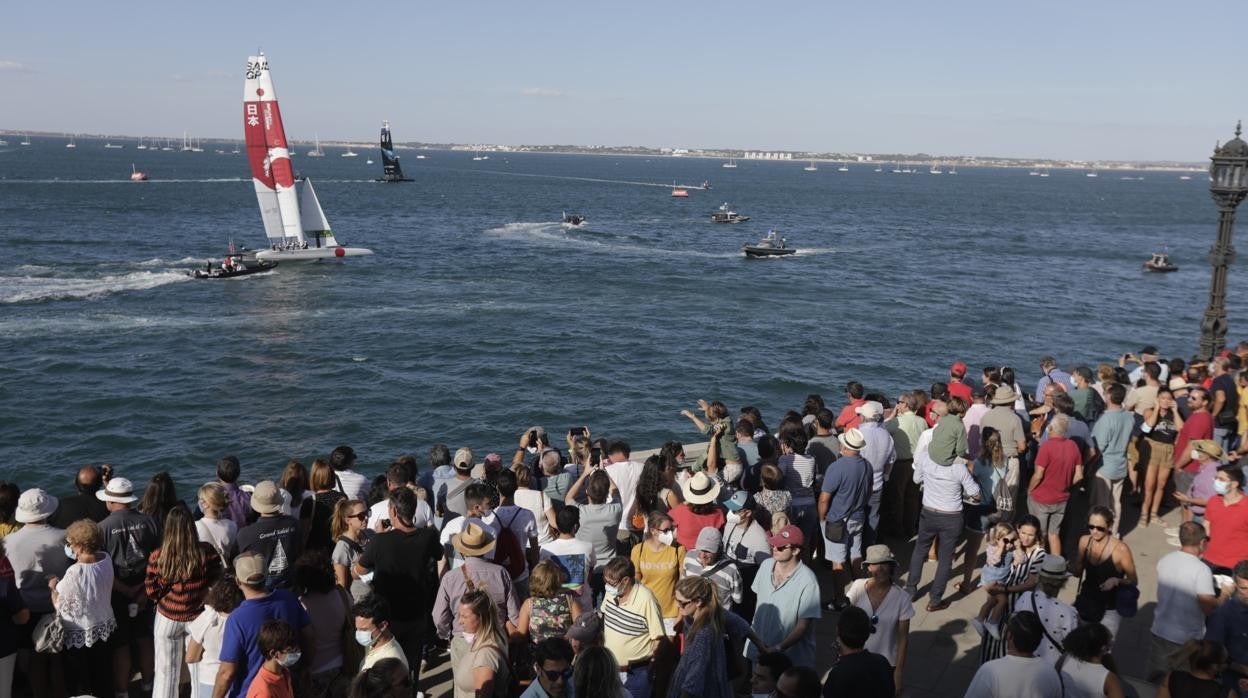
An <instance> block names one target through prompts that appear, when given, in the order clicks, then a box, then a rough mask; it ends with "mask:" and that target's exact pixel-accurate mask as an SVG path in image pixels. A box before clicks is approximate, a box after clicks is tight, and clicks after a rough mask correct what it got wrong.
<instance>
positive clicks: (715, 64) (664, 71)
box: [0, 0, 1248, 161]
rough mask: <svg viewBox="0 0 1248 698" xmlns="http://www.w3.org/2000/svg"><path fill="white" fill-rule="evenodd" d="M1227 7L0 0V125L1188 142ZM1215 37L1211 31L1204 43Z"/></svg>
mask: <svg viewBox="0 0 1248 698" xmlns="http://www.w3.org/2000/svg"><path fill="white" fill-rule="evenodd" d="M1241 14H1242V5H1237V4H1233V3H1230V2H1201V3H1177V2H1172V1H1171V2H1153V1H1147V2H1130V3H1129V2H1118V1H1116V0H1115V1H1113V2H1096V3H1073V2H1069V3H1060V2H1058V3H1027V4H1023V3H1001V2H947V3H933V2H911V1H908V0H906V1H897V2H857V3H849V2H821V3H760V2H717V3H711V2H685V3H664V2H648V1H638V2H630V3H610V4H608V3H598V2H562V1H551V2H541V1H539V0H531V1H530V2H444V3H431V2H393V3H382V4H374V3H363V2H360V3H344V2H322V1H319V0H307V1H305V2H299V3H279V2H264V3H261V2H248V3H243V2H234V1H232V0H221V1H217V2H212V3H168V2H148V1H147V0H139V1H135V2H129V3H125V4H124V5H121V4H116V3H96V2H92V3H87V2H80V1H78V0H73V1H72V2H60V3H33V2H22V3H20V4H18V3H13V4H11V5H10V6H8V7H6V8H5V10H4V21H3V23H2V24H0V128H4V129H16V130H32V131H33V130H42V131H70V132H97V133H118V134H122V133H124V134H132V135H153V136H154V135H160V136H175V135H180V134H181V133H182V131H183V130H189V131H190V132H191V133H192V135H199V136H203V137H231V138H241V137H242V128H241V122H240V118H241V117H240V107H239V102H240V100H241V93H242V82H243V77H242V73H243V66H244V63H245V62H246V59H247V56H248V54H249V53H251V52H254V51H255V50H256V48H257V47H262V48H263V49H264V50H265V52H266V53H267V54H268V56H269V60H270V66H271V67H272V70H273V77H274V81H275V84H276V88H277V92H278V95H279V98H280V99H281V102H282V109H283V113H284V114H285V118H286V128H287V132H288V134H290V135H291V136H292V137H294V138H300V139H302V138H308V139H310V138H311V137H312V135H313V133H314V132H315V133H319V134H320V136H321V138H322V139H323V140H326V139H355V140H371V139H372V138H373V137H374V136H375V133H376V130H377V127H378V126H379V125H380V122H381V120H382V119H389V120H390V121H391V122H392V125H393V128H394V131H395V137H396V138H397V139H398V140H421V141H431V142H460V143H543V144H551V143H571V144H580V145H590V144H603V145H651V146H672V147H738V148H746V149H798V150H818V151H829V150H838V151H851V152H919V151H922V152H928V153H933V154H937V155H941V154H980V155H1004V156H1017V157H1055V158H1088V159H1098V158H1101V159H1133V160H1143V159H1176V160H1185V161H1199V160H1203V159H1204V158H1207V157H1208V155H1209V154H1210V152H1211V150H1212V147H1213V145H1214V141H1215V140H1218V139H1222V140H1225V139H1226V138H1228V137H1229V136H1230V134H1231V132H1232V131H1233V128H1234V124H1235V120H1236V119H1237V118H1240V117H1242V116H1248V108H1246V107H1248V91H1246V90H1245V89H1244V88H1243V87H1242V85H1243V84H1244V82H1245V81H1244V79H1243V78H1242V76H1241V72H1242V67H1241V66H1242V64H1243V50H1242V48H1241V47H1239V45H1238V43H1239V42H1238V40H1237V39H1235V38H1233V37H1235V36H1238V34H1237V33H1236V27H1238V25H1239V24H1240V22H1241ZM1217 42H1220V45H1221V46H1222V48H1218V47H1217V45H1218V43H1217Z"/></svg>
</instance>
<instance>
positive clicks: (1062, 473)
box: [1028, 436, 1083, 504]
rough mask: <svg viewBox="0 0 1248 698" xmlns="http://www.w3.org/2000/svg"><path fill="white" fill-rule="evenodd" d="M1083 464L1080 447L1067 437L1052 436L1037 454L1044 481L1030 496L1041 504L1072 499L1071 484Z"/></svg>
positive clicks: (1038, 466)
mask: <svg viewBox="0 0 1248 698" xmlns="http://www.w3.org/2000/svg"><path fill="white" fill-rule="evenodd" d="M1082 463H1083V458H1082V457H1081V456H1080V455H1079V446H1078V444H1076V443H1075V442H1074V441H1071V440H1070V439H1068V438H1066V437H1065V436H1050V437H1049V438H1048V440H1047V441H1045V442H1044V443H1042V444H1040V450H1039V451H1037V452H1036V467H1037V468H1044V479H1043V480H1041V481H1040V484H1039V485H1036V489H1034V490H1032V492H1031V494H1029V495H1028V496H1029V497H1031V499H1032V500H1033V501H1035V502H1037V503H1039V504H1061V503H1062V502H1064V501H1066V500H1067V499H1070V483H1071V482H1072V481H1074V479H1075V468H1076V467H1078V466H1079V465H1081V464H1082Z"/></svg>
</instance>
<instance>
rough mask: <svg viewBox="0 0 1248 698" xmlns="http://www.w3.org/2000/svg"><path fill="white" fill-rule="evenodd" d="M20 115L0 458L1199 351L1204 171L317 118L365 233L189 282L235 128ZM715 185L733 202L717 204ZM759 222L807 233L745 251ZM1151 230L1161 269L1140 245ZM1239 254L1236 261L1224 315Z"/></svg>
mask: <svg viewBox="0 0 1248 698" xmlns="http://www.w3.org/2000/svg"><path fill="white" fill-rule="evenodd" d="M9 140H10V143H11V145H10V146H9V147H8V148H0V356H3V360H2V362H0V365H3V367H4V370H3V374H2V375H3V378H2V379H0V402H2V403H3V405H4V409H3V414H2V416H0V444H2V445H3V446H2V448H3V453H4V457H3V458H2V459H0V477H4V478H15V479H17V480H18V481H19V482H20V483H21V484H22V485H23V486H30V485H35V484H43V485H54V486H56V487H57V488H58V489H63V488H64V487H65V486H66V484H67V483H68V482H69V479H70V478H71V477H72V475H71V472H72V470H73V469H75V468H76V467H77V466H79V465H81V464H83V463H88V462H90V463H101V462H110V463H113V464H114V465H116V466H117V467H118V468H120V469H122V470H123V471H124V472H126V473H127V474H129V475H132V476H133V477H134V478H135V479H138V480H142V479H144V478H145V477H146V476H149V475H150V474H152V473H153V472H155V471H157V470H161V469H168V470H169V471H170V472H171V473H172V474H173V475H174V477H175V478H179V479H182V480H188V481H190V482H191V483H192V484H193V483H197V482H200V481H202V480H203V479H205V478H207V477H209V476H210V474H211V472H212V463H213V462H214V461H215V459H216V458H218V457H219V456H221V455H223V454H226V453H235V454H238V455H239V457H240V458H241V459H242V461H243V463H244V469H245V472H247V473H248V474H249V475H251V476H253V477H260V476H262V475H271V474H275V473H276V472H277V471H278V469H279V468H280V467H281V465H282V464H283V463H284V461H285V459H286V458H288V457H296V458H300V459H304V460H305V463H306V462H308V460H309V459H311V458H313V457H315V456H318V455H325V454H327V453H328V451H329V450H330V449H332V448H333V447H334V446H335V445H337V444H339V443H349V444H352V445H353V446H354V447H355V449H356V451H357V452H358V453H359V454H360V459H361V463H362V464H363V466H364V468H365V469H366V470H369V471H372V472H379V471H380V470H381V468H382V467H383V466H384V464H386V463H388V462H389V461H390V460H391V459H393V458H394V457H395V456H397V455H399V454H401V453H407V452H412V453H416V454H418V456H419V457H420V459H421V462H422V464H423V463H424V462H426V459H425V454H426V453H427V451H428V448H429V447H430V446H431V445H432V444H434V443H436V442H445V443H447V444H449V445H451V447H452V448H454V447H457V446H460V445H469V446H472V447H473V448H474V449H475V450H477V452H478V453H479V454H481V453H485V452H487V451H491V450H496V451H500V452H504V453H507V452H508V451H509V449H513V448H515V445H514V444H515V443H516V440H517V439H518V437H519V435H520V434H521V432H523V431H524V430H525V429H526V428H528V427H529V426H531V425H533V424H542V425H544V426H546V427H547V428H548V429H550V430H551V431H552V432H553V433H562V432H564V431H565V430H566V429H567V428H568V427H570V426H572V425H582V424H587V425H589V427H590V428H591V430H592V432H593V434H594V435H595V436H606V437H609V438H624V439H626V440H628V441H630V442H631V443H632V444H634V446H635V447H643V446H655V445H658V444H659V443H661V442H662V441H665V440H668V439H684V440H690V441H692V440H695V439H696V438H697V436H698V435H697V434H696V432H695V431H694V430H693V429H692V428H691V427H690V426H689V424H688V422H687V421H686V420H685V419H684V418H683V417H681V416H680V414H679V413H680V411H681V410H682V409H686V408H691V407H694V405H695V402H696V400H697V399H698V398H707V399H720V400H723V401H724V402H726V403H727V404H728V405H730V406H731V407H732V408H733V409H734V411H735V409H736V408H738V407H740V406H741V405H744V404H753V405H757V406H758V407H759V408H760V409H762V410H763V413H764V416H765V417H767V418H768V419H769V421H771V422H773V423H774V422H776V421H778V419H779V417H780V416H781V414H782V413H783V411H784V410H786V409H789V408H791V407H796V406H799V405H800V404H801V402H802V400H803V398H804V397H805V395H806V394H807V393H811V392H819V393H822V394H823V395H824V396H825V397H826V398H828V399H829V401H830V402H832V403H836V404H839V403H841V401H842V399H843V398H842V391H843V386H844V384H845V382H846V381H847V380H849V379H858V380H861V381H863V382H864V383H865V384H866V385H867V386H868V387H869V388H870V389H881V390H886V391H888V392H895V391H898V390H901V389H909V388H915V387H925V386H927V385H929V384H930V383H931V382H932V381H933V380H941V379H943V378H944V376H945V375H946V371H947V367H948V366H949V364H950V363H952V362H953V361H954V360H957V359H961V360H964V361H966V362H968V363H969V364H970V365H971V366H973V367H979V366H982V365H986V364H1008V365H1013V366H1015V367H1017V369H1018V372H1019V375H1020V378H1021V380H1022V381H1023V382H1024V384H1025V385H1026V384H1034V381H1035V379H1036V378H1037V377H1038V375H1037V374H1038V369H1037V367H1036V363H1037V359H1038V358H1039V357H1040V356H1041V355H1042V354H1045V353H1053V354H1055V355H1056V356H1057V357H1058V359H1059V361H1061V362H1062V363H1063V365H1073V364H1075V363H1080V362H1087V363H1095V362H1098V361H1103V360H1106V359H1108V358H1109V357H1111V356H1116V355H1118V354H1119V353H1121V352H1123V351H1127V350H1130V351H1138V350H1139V348H1140V347H1141V346H1143V345H1144V344H1146V343H1154V344H1157V345H1159V346H1160V347H1161V349H1162V351H1163V352H1164V353H1167V354H1174V355H1182V356H1190V355H1191V354H1192V353H1193V352H1194V351H1195V348H1196V344H1197V340H1198V337H1199V318H1200V316H1201V314H1202V312H1203V310H1204V307H1205V303H1206V298H1207V293H1208V286H1209V270H1208V266H1207V262H1206V260H1205V254H1206V252H1207V250H1208V248H1209V246H1210V245H1211V244H1212V241H1213V237H1214V234H1215V231H1216V210H1215V209H1214V207H1213V205H1212V204H1211V203H1210V201H1209V197H1208V191H1207V187H1206V184H1205V178H1204V177H1203V175H1196V176H1194V177H1193V179H1191V180H1188V181H1182V180H1180V179H1179V175H1178V174H1176V173H1169V172H1147V173H1131V174H1132V176H1136V175H1140V174H1142V175H1143V176H1144V179H1143V180H1142V181H1136V180H1132V181H1123V180H1121V179H1120V178H1119V175H1118V174H1117V173H1111V172H1102V173H1101V176H1100V177H1099V178H1096V179H1091V178H1087V177H1085V176H1084V174H1083V172H1082V171H1054V172H1053V173H1052V176H1051V177H1048V178H1039V177H1029V176H1028V174H1027V172H1026V171H1024V170H995V169H973V168H964V169H959V171H958V174H957V175H956V176H950V175H948V174H945V175H942V176H931V175H928V174H926V173H922V174H910V175H904V174H892V173H890V172H889V171H888V170H889V169H890V168H889V167H888V166H885V168H884V169H885V171H884V172H880V173H877V172H874V167H873V166H870V165H862V164H855V165H851V170H850V171H849V172H837V171H835V170H836V168H835V167H834V166H832V165H830V164H823V165H822V166H821V168H820V169H819V171H818V172H813V173H812V172H804V171H803V170H802V167H803V166H804V165H805V163H799V162H787V163H774V162H757V161H739V165H740V166H739V167H738V168H737V169H735V170H730V169H723V168H721V167H720V163H719V162H718V161H713V160H698V159H681V158H640V157H616V156H571V155H566V156H564V155H536V154H521V153H513V154H503V153H497V154H492V155H491V157H490V159H489V160H486V161H479V162H473V161H472V156H471V154H469V153H463V152H441V151H430V152H427V153H426V154H427V156H428V159H425V160H417V159H416V157H415V155H416V152H415V151H403V152H402V155H403V166H404V169H405V170H406V172H407V173H408V174H409V176H411V177H413V178H414V179H415V182H412V183H410V184H402V185H382V184H377V183H374V182H371V181H369V180H370V178H372V177H375V176H378V174H379V173H380V157H379V155H378V152H377V151H376V149H368V150H361V151H359V152H360V153H361V156H360V157H358V158H340V157H338V153H339V152H340V151H339V150H336V149H327V152H328V153H329V157H326V158H320V159H312V158H307V157H304V156H300V157H297V158H296V159H295V165H296V169H297V170H298V171H299V172H301V173H302V174H305V175H307V176H309V177H310V178H311V179H312V180H313V181H314V182H315V184H316V188H317V193H318V194H319V196H320V199H321V202H322V205H323V206H324V208H325V211H326V215H327V216H328V218H329V220H330V222H331V223H332V224H333V226H334V230H335V232H336V233H337V235H338V238H339V240H340V241H341V242H343V243H344V244H352V245H359V246H365V247H369V248H372V249H373V250H374V251H375V252H376V256H374V257H369V258H354V259H351V260H347V261H345V262H333V263H320V264H308V265H301V266H300V265H284V266H281V267H279V268H278V269H276V270H275V271H273V272H271V273H268V274H263V275H256V276H250V277H244V278H239V279H231V280H225V281H220V280H217V281H198V280H191V279H189V278H188V277H187V275H186V270H187V269H189V268H191V267H193V266H196V265H202V264H203V261H204V260H206V259H208V258H209V257H216V258H217V259H218V260H219V259H220V256H221V255H222V254H223V252H224V250H225V247H226V245H227V243H228V241H229V240H230V239H233V240H234V242H235V244H238V245H249V246H252V247H259V246H261V245H263V244H264V236H263V230H262V227H261V223H260V218H259V214H258V209H257V206H256V201H255V196H254V194H253V190H252V185H251V182H250V179H249V175H248V171H247V165H246V161H245V159H244V156H242V155H228V154H227V155H217V154H214V153H213V152H212V148H211V147H210V148H209V149H208V151H209V152H206V153H180V152H151V151H146V152H145V151H137V150H135V149H134V144H133V143H131V144H130V145H129V147H128V148H127V149H126V150H104V149H103V143H102V142H100V141H90V140H80V141H78V148H77V149H76V150H67V149H65V148H64V147H63V146H64V142H63V141H61V140H59V139H35V142H34V144H33V145H31V146H29V147H19V146H18V145H17V140H18V139H16V138H11V139H9ZM369 157H371V158H373V159H375V160H377V163H376V164H374V165H371V166H370V165H367V164H366V160H367V159H368V158H369ZM132 162H134V163H135V164H136V165H138V166H139V168H140V169H143V170H145V171H147V172H148V173H149V174H150V175H151V177H152V181H150V182H146V183H132V182H129V181H128V176H129V174H130V164H131V163H132ZM703 180H709V181H710V183H711V184H712V187H713V189H712V190H711V191H698V190H694V191H691V192H690V194H691V195H690V198H688V199H685V200H680V199H673V198H671V197H670V195H669V191H668V188H669V187H670V185H671V183H672V182H674V181H675V182H680V183H682V184H697V183H700V182H702V181H703ZM724 201H729V202H731V203H732V205H733V206H734V208H736V210H738V211H740V212H742V213H743V214H745V215H748V216H750V217H751V220H750V221H749V222H748V223H745V224H741V225H733V226H723V225H715V224H712V223H710V222H709V215H710V213H711V212H712V211H713V210H715V208H716V207H717V206H718V205H719V204H720V203H722V202H724ZM561 210H567V211H578V212H581V213H583V214H585V215H586V216H588V218H589V223H588V225H586V226H585V227H584V228H583V229H579V230H565V229H564V228H563V226H561V225H560V224H559V219H560V211H561ZM769 228H775V229H777V230H779V231H780V232H781V233H782V234H783V235H785V236H786V237H787V238H788V240H789V242H790V245H792V246H795V247H797V248H799V250H800V252H799V253H798V254H797V255H795V256H793V257H789V258H784V259H773V260H746V259H743V258H742V256H741V254H740V252H739V248H740V245H741V244H742V243H743V242H745V241H747V240H756V239H758V238H759V237H761V236H762V235H763V234H765V233H766V231H767V230H768V229H769ZM1163 247H1165V248H1168V249H1169V251H1170V252H1171V254H1172V256H1173V259H1174V261H1175V262H1176V263H1178V264H1179V265H1180V266H1181V267H1182V268H1181V270H1180V271H1179V272H1177V273H1175V274H1169V275H1150V274H1144V273H1142V272H1141V270H1140V264H1141V262H1142V261H1143V260H1145V259H1146V258H1147V257H1148V255H1149V253H1150V252H1152V251H1153V250H1155V249H1161V248H1163ZM1246 284H1248V278H1245V274H1244V268H1243V265H1242V264H1240V265H1236V266H1235V268H1234V269H1233V270H1232V272H1231V275H1230V281H1229V286H1230V290H1231V302H1230V304H1229V305H1230V309H1229V310H1230V322H1231V330H1232V338H1231V339H1232V341H1234V340H1236V339H1238V338H1240V337H1248V327H1246V325H1245V320H1248V317H1246V313H1245V309H1244V307H1243V304H1241V303H1239V302H1237V299H1238V298H1239V297H1240V294H1242V291H1243V289H1244V288H1245V285H1246ZM188 491H189V490H188Z"/></svg>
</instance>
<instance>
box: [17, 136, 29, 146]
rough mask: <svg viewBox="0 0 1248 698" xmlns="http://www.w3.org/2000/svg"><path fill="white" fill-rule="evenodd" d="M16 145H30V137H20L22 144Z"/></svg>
mask: <svg viewBox="0 0 1248 698" xmlns="http://www.w3.org/2000/svg"><path fill="white" fill-rule="evenodd" d="M18 145H30V136H28V135H23V136H22V142H21V143H18Z"/></svg>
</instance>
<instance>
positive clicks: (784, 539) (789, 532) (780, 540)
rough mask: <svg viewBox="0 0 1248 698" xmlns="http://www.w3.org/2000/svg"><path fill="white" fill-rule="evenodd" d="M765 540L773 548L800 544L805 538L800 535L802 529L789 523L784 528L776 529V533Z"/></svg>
mask: <svg viewBox="0 0 1248 698" xmlns="http://www.w3.org/2000/svg"><path fill="white" fill-rule="evenodd" d="M767 542H768V543H769V544H770V545H771V547H773V548H779V547H780V546H782V545H802V544H803V543H805V542H806V539H805V538H803V537H802V529H800V528H798V527H797V526H794V525H793V524H789V525H788V526H785V527H784V528H782V529H780V530H779V531H776V535H774V536H771V537H770V538H768V539H767Z"/></svg>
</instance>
